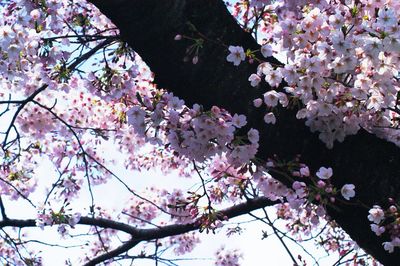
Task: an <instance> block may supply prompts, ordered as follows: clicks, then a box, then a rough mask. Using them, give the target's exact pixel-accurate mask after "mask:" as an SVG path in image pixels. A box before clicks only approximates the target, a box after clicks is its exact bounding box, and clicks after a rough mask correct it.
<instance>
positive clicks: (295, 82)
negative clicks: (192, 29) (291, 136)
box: [227, 1, 400, 147]
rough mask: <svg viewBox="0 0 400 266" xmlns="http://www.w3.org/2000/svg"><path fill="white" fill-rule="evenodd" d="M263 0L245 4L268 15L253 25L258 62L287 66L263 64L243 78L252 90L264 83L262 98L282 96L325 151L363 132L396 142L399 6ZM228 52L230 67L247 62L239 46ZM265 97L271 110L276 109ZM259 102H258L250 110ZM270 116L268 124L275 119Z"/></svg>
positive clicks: (388, 3) (389, 4) (379, 3)
mask: <svg viewBox="0 0 400 266" xmlns="http://www.w3.org/2000/svg"><path fill="white" fill-rule="evenodd" d="M268 2H269V1H251V5H253V6H255V7H256V9H257V8H258V9H263V10H264V11H265V10H267V11H266V12H265V13H264V15H263V16H264V20H263V21H259V22H258V23H259V25H258V26H259V27H261V28H262V29H263V35H262V36H263V37H264V38H263V40H265V41H264V42H263V45H262V47H261V50H260V52H261V54H262V55H263V56H264V57H270V56H272V55H285V58H284V59H282V60H284V61H285V64H284V65H283V66H279V65H274V66H273V65H271V64H270V63H266V62H262V63H261V64H260V66H259V67H258V71H257V73H255V74H253V75H251V77H250V78H249V81H250V82H251V85H252V86H260V85H259V84H260V82H261V81H262V78H264V79H265V82H266V83H268V85H269V86H270V87H271V88H272V90H270V91H269V92H267V93H268V95H270V96H272V97H273V98H274V99H275V98H279V96H278V93H282V94H286V95H287V97H288V98H290V99H291V100H290V102H293V103H296V104H298V103H300V104H301V106H302V108H301V109H300V110H299V111H298V113H297V118H299V119H306V125H307V126H309V127H310V129H311V131H313V132H314V131H317V132H319V137H320V139H321V140H322V141H323V142H324V143H325V144H326V145H327V146H328V147H332V146H333V143H334V141H336V140H337V141H343V140H344V138H345V136H346V135H352V134H355V133H357V131H358V130H359V129H360V128H361V127H362V128H365V129H367V130H369V131H371V132H374V133H376V134H377V135H378V136H381V137H384V138H386V139H388V140H391V141H393V142H395V143H397V138H398V137H397V136H398V131H397V130H393V129H391V128H394V127H396V126H397V118H396V117H398V112H397V105H398V98H397V92H398V91H399V87H400V86H399V80H398V58H399V52H400V36H399V27H398V23H399V20H400V17H399V14H398V12H396V11H395V10H398V8H399V3H397V2H396V1H379V2H377V3H375V2H371V1H347V2H346V3H345V4H344V3H342V2H341V1H335V4H332V3H329V4H328V3H327V2H326V1H275V2H274V4H270V3H268ZM239 3H240V1H239ZM238 6H240V5H239V4H238ZM254 12H256V11H254ZM236 15H237V16H238V15H239V14H236ZM229 50H230V54H229V55H228V58H227V60H228V61H230V62H233V63H234V64H235V65H239V64H240V62H241V61H244V60H245V53H244V50H243V48H242V47H237V46H231V47H230V48H229ZM282 81H285V82H286V84H287V86H286V87H284V88H282V86H280V84H281V82H282ZM276 90H280V91H279V92H276ZM265 96H266V95H264V101H265V105H266V106H267V109H268V110H269V111H271V107H274V106H275V105H276V104H275V102H272V103H273V104H271V101H269V102H268V101H267V100H265ZM270 96H269V97H270ZM281 97H282V96H281ZM261 104H262V101H261V100H257V102H256V106H260V105H261ZM282 105H283V106H285V104H282ZM272 114H273V112H272ZM272 114H271V112H270V113H269V115H268V116H267V117H266V119H265V120H266V122H267V123H273V122H274V121H275V120H274V118H273V116H272Z"/></svg>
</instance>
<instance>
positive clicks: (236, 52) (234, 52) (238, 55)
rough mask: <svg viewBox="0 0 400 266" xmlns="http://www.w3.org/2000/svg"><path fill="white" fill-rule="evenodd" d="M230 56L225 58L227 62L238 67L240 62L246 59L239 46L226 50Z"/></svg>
mask: <svg viewBox="0 0 400 266" xmlns="http://www.w3.org/2000/svg"><path fill="white" fill-rule="evenodd" d="M228 50H229V52H230V54H229V55H228V56H227V57H226V60H227V61H228V62H232V63H233V65H235V66H238V65H239V64H240V62H242V61H244V60H245V59H246V55H245V53H244V50H243V47H241V46H232V45H231V46H229V48H228Z"/></svg>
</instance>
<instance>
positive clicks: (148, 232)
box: [0, 197, 276, 266]
mask: <svg viewBox="0 0 400 266" xmlns="http://www.w3.org/2000/svg"><path fill="white" fill-rule="evenodd" d="M275 203H276V202H273V201H271V200H269V199H267V198H265V197H259V198H255V199H250V200H247V201H246V202H243V203H240V204H237V205H234V206H231V207H229V208H226V209H224V210H221V211H220V214H221V217H227V218H228V219H230V218H234V217H237V216H240V215H243V214H247V213H249V212H252V211H254V210H257V209H260V208H264V207H267V206H272V205H274V204H275ZM78 225H90V226H98V227H102V228H106V229H114V230H117V231H120V232H125V233H127V234H130V235H131V237H132V238H131V240H129V241H128V242H126V243H124V244H123V245H121V246H119V247H117V248H116V249H114V250H111V251H109V252H107V253H105V254H102V255H100V256H98V257H96V258H93V259H92V260H90V261H89V262H88V263H87V264H85V265H87V266H89V265H96V264H98V263H100V262H104V261H106V260H109V259H112V258H114V257H116V256H118V255H120V254H122V253H124V252H127V251H128V250H130V249H131V248H133V247H134V246H136V245H137V244H139V243H140V242H142V241H149V240H154V239H159V238H164V237H169V236H175V235H180V234H184V233H187V232H190V231H194V230H197V229H199V228H200V226H201V223H200V222H199V221H195V222H194V223H189V224H172V225H166V226H162V227H157V228H151V229H139V228H137V227H134V226H131V225H128V224H125V223H121V222H116V221H114V220H110V219H104V218H92V217H81V219H80V220H79V222H78ZM4 227H17V228H25V227H37V225H36V220H34V219H26V220H20V219H3V220H2V221H0V228H4Z"/></svg>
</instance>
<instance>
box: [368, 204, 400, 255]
mask: <svg viewBox="0 0 400 266" xmlns="http://www.w3.org/2000/svg"><path fill="white" fill-rule="evenodd" d="M390 201H391V203H392V204H391V205H390V206H389V207H388V208H387V209H383V208H382V207H381V206H379V205H374V206H373V207H372V208H371V209H370V210H369V214H368V220H369V221H371V222H372V223H371V230H372V231H373V232H374V233H375V234H376V235H377V236H381V235H382V234H384V233H387V234H388V235H389V236H390V239H391V241H387V242H384V243H383V248H384V249H385V250H386V251H387V252H389V253H392V252H393V251H394V249H395V248H396V247H400V224H399V221H400V215H399V212H398V209H399V207H398V205H397V204H394V201H393V200H392V199H390Z"/></svg>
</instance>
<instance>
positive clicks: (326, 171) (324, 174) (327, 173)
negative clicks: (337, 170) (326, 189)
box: [316, 167, 333, 179]
mask: <svg viewBox="0 0 400 266" xmlns="http://www.w3.org/2000/svg"><path fill="white" fill-rule="evenodd" d="M316 175H317V176H318V177H319V178H320V179H329V178H331V177H332V175H333V171H332V168H330V167H328V168H325V167H321V168H319V170H318V172H317V173H316Z"/></svg>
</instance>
